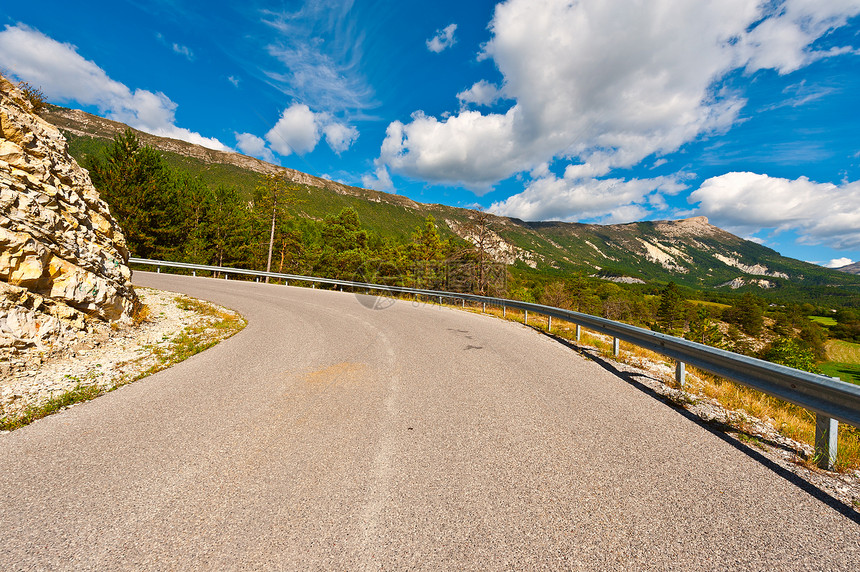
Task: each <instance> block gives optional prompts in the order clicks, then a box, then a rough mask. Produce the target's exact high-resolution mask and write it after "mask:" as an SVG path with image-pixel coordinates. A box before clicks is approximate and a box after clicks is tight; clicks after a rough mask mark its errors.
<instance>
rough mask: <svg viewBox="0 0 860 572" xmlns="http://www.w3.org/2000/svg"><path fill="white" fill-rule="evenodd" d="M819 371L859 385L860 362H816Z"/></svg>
mask: <svg viewBox="0 0 860 572" xmlns="http://www.w3.org/2000/svg"><path fill="white" fill-rule="evenodd" d="M818 368H819V369H820V370H821V373H823V374H824V375H827V376H830V377H838V378H839V379H841V380H842V381H846V382H848V383H854V384H856V385H860V364H856V363H843V362H838V361H825V362H822V363H820V364H818Z"/></svg>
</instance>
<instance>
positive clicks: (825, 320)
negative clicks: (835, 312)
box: [807, 316, 836, 326]
mask: <svg viewBox="0 0 860 572" xmlns="http://www.w3.org/2000/svg"><path fill="white" fill-rule="evenodd" d="M807 318H809V319H810V320H812V321H813V322H815V323H817V324H821V325H822V326H835V325H836V320H835V319H834V318H831V317H829V316H807Z"/></svg>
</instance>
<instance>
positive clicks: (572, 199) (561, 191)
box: [489, 167, 686, 223]
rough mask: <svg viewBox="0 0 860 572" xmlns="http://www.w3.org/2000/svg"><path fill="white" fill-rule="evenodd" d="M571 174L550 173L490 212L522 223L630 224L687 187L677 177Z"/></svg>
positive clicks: (494, 205)
mask: <svg viewBox="0 0 860 572" xmlns="http://www.w3.org/2000/svg"><path fill="white" fill-rule="evenodd" d="M572 171H573V170H572V169H570V167H568V169H567V171H566V172H565V175H564V177H561V178H559V177H556V176H555V175H553V174H552V173H549V174H546V175H544V176H542V177H540V178H538V179H536V180H533V181H532V182H531V183H530V184H529V185H528V187H526V189H525V190H524V191H523V192H521V193H519V194H517V195H514V196H512V197H509V198H507V199H506V200H504V201H499V202H496V203H493V204H492V205H491V206H490V208H489V210H490V211H491V212H493V213H495V214H497V215H501V216H510V217H515V218H519V219H523V220H562V221H568V222H570V221H579V220H588V219H600V222H604V223H615V222H630V221H633V220H639V219H641V218H642V217H644V216H645V215H647V214H648V213H649V212H651V210H652V209H653V208H654V207H655V206H656V207H657V208H662V207H663V206H664V205H665V201H664V199H663V196H664V195H674V194H676V193H678V192H680V191H682V190H684V189H685V188H686V186H685V185H684V184H683V183H681V182H680V181H679V180H678V179H677V178H674V177H655V178H652V179H630V180H625V179H595V178H580V177H577V176H576V175H575V174H573V172H572Z"/></svg>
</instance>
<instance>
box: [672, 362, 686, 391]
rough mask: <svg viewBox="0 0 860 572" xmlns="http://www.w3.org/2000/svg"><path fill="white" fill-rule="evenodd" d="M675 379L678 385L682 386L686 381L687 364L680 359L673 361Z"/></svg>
mask: <svg viewBox="0 0 860 572" xmlns="http://www.w3.org/2000/svg"><path fill="white" fill-rule="evenodd" d="M675 381H677V382H678V385H680V386H681V387H682V388H683V387H684V384H685V383H686V382H687V364H685V363H684V362H682V361H676V362H675Z"/></svg>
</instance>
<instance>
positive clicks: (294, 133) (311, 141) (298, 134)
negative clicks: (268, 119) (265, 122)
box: [266, 103, 320, 157]
mask: <svg viewBox="0 0 860 572" xmlns="http://www.w3.org/2000/svg"><path fill="white" fill-rule="evenodd" d="M319 140H320V132H319V126H318V125H317V122H316V120H315V115H314V112H313V111H311V109H310V108H309V107H308V106H307V105H304V104H301V103H294V104H293V105H291V106H290V107H288V108H287V109H285V110H284V112H283V113H282V114H281V118H280V119H279V120H278V122H277V123H276V124H275V126H274V127H272V128H271V129H270V130H269V132H268V133H266V141H268V142H269V144H270V145H271V146H272V149H274V150H275V151H277V152H278V153H279V154H281V155H283V156H284V157H286V156H287V155H289V154H291V153H298V154H299V155H304V154H305V153H307V152H308V151H313V149H314V147H316V146H317V143H318V142H319Z"/></svg>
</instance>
